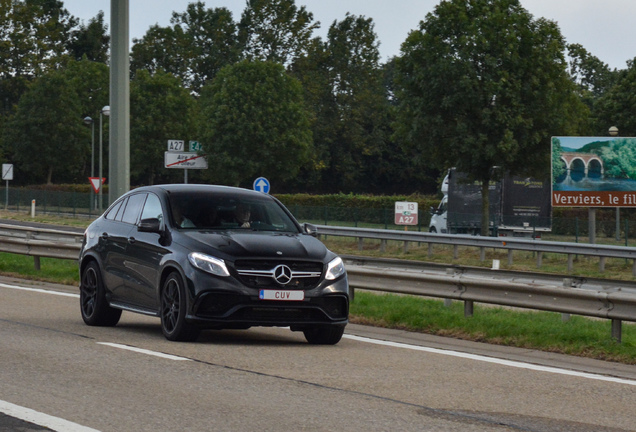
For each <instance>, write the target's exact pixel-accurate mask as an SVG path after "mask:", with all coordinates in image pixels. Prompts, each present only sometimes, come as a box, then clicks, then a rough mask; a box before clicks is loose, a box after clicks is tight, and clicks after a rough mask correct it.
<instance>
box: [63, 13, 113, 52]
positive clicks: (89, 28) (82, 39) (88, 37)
mask: <svg viewBox="0 0 636 432" xmlns="http://www.w3.org/2000/svg"><path fill="white" fill-rule="evenodd" d="M109 43H110V35H109V34H108V26H107V25H106V24H104V12H103V11H100V12H99V13H98V14H97V16H96V17H95V18H91V19H90V20H89V21H88V24H84V23H82V24H80V26H79V28H77V29H74V30H72V31H71V40H70V42H69V44H68V47H69V51H70V55H71V57H72V58H73V59H75V60H81V59H82V58H84V56H86V58H87V59H88V60H91V61H96V62H100V63H107V62H108V45H109Z"/></svg>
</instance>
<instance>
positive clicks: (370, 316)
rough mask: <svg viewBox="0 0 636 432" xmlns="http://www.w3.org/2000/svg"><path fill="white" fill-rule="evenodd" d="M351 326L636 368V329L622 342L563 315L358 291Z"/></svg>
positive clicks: (599, 326)
mask: <svg viewBox="0 0 636 432" xmlns="http://www.w3.org/2000/svg"><path fill="white" fill-rule="evenodd" d="M350 318H351V322H354V323H357V324H365V325H372V326H379V327H387V328H395V329H402V330H409V331H417V332H424V333H428V334H434V335H438V336H447V337H453V338H458V339H465V340H471V341H477V342H486V343H491V344H497V345H506V346H514V347H518V348H527V349H537V350H542V351H548V352H556V353H563V354H569V355H576V356H581V357H589V358H595V359H600V360H608V361H615V362H620V363H626V364H636V326H635V325H633V324H625V325H623V334H622V343H620V344H619V343H617V342H616V341H615V340H613V339H612V338H611V337H610V335H611V323H610V321H607V320H594V319H589V318H586V317H580V316H572V317H571V318H570V319H569V320H568V321H565V322H564V321H563V320H562V316H561V314H558V313H552V312H535V311H519V310H516V309H515V310H511V309H506V308H501V307H491V306H481V305H478V304H476V305H475V307H474V314H473V316H471V317H465V316H464V306H463V304H462V303H461V302H453V303H452V304H451V306H450V307H446V306H445V305H444V302H443V301H441V300H431V299H426V298H421V297H415V296H404V295H397V294H375V293H369V292H356V297H355V301H354V302H353V303H352V305H351V317H350Z"/></svg>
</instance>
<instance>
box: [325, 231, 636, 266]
mask: <svg viewBox="0 0 636 432" xmlns="http://www.w3.org/2000/svg"><path fill="white" fill-rule="evenodd" d="M317 228H318V233H319V234H320V235H332V236H340V237H354V238H357V239H358V243H359V247H360V249H362V244H363V241H364V239H374V240H380V241H381V246H380V250H381V251H384V250H385V248H386V242H387V241H389V240H392V241H398V242H404V249H405V251H406V250H407V249H408V244H409V243H427V244H428V248H429V249H428V253H429V256H430V255H431V254H432V246H433V245H435V244H439V245H451V246H453V248H454V257H455V258H457V256H458V253H457V248H458V247H459V246H469V247H475V248H479V249H480V258H481V260H482V261H484V259H485V251H486V249H489V248H490V249H503V250H506V251H508V264H509V265H512V263H513V252H514V251H528V252H535V253H536V256H537V267H541V262H542V257H543V254H544V253H556V254H565V255H567V257H568V272H571V271H572V269H573V263H574V257H575V256H576V255H583V256H592V257H594V256H595V257H599V271H600V272H603V271H605V260H606V258H624V259H628V260H632V274H633V275H634V276H636V248H631V247H625V246H612V245H598V244H585V243H566V242H553V241H544V240H532V239H527V238H517V237H485V236H483V237H482V236H471V235H458V234H434V233H424V232H409V231H394V230H384V229H370V228H350V227H336V226H330V225H318V226H317Z"/></svg>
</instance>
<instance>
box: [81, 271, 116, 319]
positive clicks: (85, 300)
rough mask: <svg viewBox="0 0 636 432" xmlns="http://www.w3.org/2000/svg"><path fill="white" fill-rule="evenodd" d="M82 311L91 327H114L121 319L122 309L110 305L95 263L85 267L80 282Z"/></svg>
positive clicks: (83, 317)
mask: <svg viewBox="0 0 636 432" xmlns="http://www.w3.org/2000/svg"><path fill="white" fill-rule="evenodd" d="M80 309H81V311H82V319H83V320H84V322H85V323H86V324H88V325H91V326H107V327H112V326H114V325H116V324H117V323H118V322H119V318H121V309H115V308H112V307H110V306H109V305H108V301H107V300H106V292H105V289H104V282H103V281H102V274H101V272H100V270H99V266H98V265H97V263H96V262H95V261H91V262H90V263H88V264H87V265H86V267H84V270H83V271H82V277H81V282H80Z"/></svg>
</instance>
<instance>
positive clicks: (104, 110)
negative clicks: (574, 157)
mask: <svg viewBox="0 0 636 432" xmlns="http://www.w3.org/2000/svg"><path fill="white" fill-rule="evenodd" d="M103 116H106V117H108V116H110V106H108V105H106V106H105V107H104V108H102V110H101V111H100V112H99V212H100V213H101V212H102V189H103V186H104V185H103V184H102V179H103V178H104V177H103V174H102V155H103V154H104V152H103V150H102V118H103Z"/></svg>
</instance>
